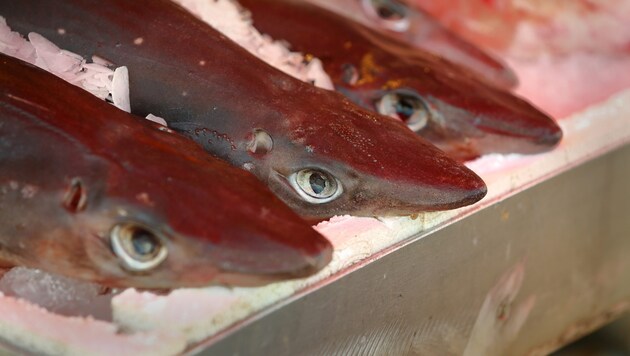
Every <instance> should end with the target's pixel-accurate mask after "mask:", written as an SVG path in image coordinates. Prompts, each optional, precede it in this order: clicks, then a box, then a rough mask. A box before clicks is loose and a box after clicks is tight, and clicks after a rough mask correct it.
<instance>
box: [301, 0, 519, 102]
mask: <svg viewBox="0 0 630 356" xmlns="http://www.w3.org/2000/svg"><path fill="white" fill-rule="evenodd" d="M307 1H309V2H311V3H314V4H317V5H319V6H322V7H325V8H327V9H329V10H331V11H334V12H336V13H338V14H341V15H343V16H346V17H348V18H350V19H352V20H354V21H358V22H360V23H362V24H363V25H365V26H368V27H372V28H375V29H378V30H380V32H381V33H383V34H386V35H387V36H389V37H391V38H394V39H397V40H400V41H404V42H406V43H409V44H410V45H412V46H415V47H417V48H419V49H422V50H425V51H429V52H433V53H435V54H438V55H440V56H443V57H444V58H446V59H448V60H450V61H452V62H454V63H457V64H459V65H462V66H466V67H468V68H471V69H473V70H474V71H475V72H477V73H478V74H480V76H481V77H482V78H483V79H485V80H487V81H489V82H491V83H493V84H494V85H497V86H499V87H501V88H506V89H509V88H512V87H514V86H515V85H516V84H517V82H518V80H517V78H516V75H515V74H514V72H512V70H510V68H508V67H507V66H506V65H505V64H503V63H502V62H501V61H500V60H499V59H496V58H493V57H492V56H490V55H489V54H487V53H485V52H484V51H482V50H481V49H479V48H478V47H477V46H475V45H473V44H472V43H470V42H467V41H466V40H464V39H462V38H461V37H459V36H457V35H456V34H455V33H453V32H451V31H449V30H448V29H446V28H445V27H444V26H443V25H442V24H440V23H439V22H438V21H437V20H436V19H435V18H433V17H432V16H431V15H430V14H428V13H427V12H425V11H423V10H422V9H420V8H414V7H410V6H408V5H407V3H406V2H404V1H401V0H307ZM433 2H435V3H441V1H433Z"/></svg>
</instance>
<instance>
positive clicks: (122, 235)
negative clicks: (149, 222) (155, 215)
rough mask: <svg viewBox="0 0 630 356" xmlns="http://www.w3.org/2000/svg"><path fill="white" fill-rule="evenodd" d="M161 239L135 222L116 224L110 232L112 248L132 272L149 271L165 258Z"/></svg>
mask: <svg viewBox="0 0 630 356" xmlns="http://www.w3.org/2000/svg"><path fill="white" fill-rule="evenodd" d="M162 241H163V239H162V238H161V237H160V236H159V235H158V234H157V233H155V232H153V231H151V229H149V228H147V227H145V226H143V225H139V224H136V223H129V222H128V223H121V224H117V225H116V226H114V228H113V229H112V231H111V232H110V242H111V245H112V250H113V251H114V253H115V254H116V256H118V258H120V260H121V261H122V263H123V266H124V267H125V268H126V269H127V270H129V271H132V272H146V271H149V270H151V269H153V268H155V267H157V266H158V265H159V264H160V263H162V262H163V261H164V260H165V259H166V255H167V254H168V251H167V250H166V247H165V246H164V244H163V243H162Z"/></svg>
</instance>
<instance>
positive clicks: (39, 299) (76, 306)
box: [0, 267, 114, 321]
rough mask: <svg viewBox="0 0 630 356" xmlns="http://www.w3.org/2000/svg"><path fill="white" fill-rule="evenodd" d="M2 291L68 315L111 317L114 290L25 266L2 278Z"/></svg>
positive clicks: (9, 272) (0, 289)
mask: <svg viewBox="0 0 630 356" xmlns="http://www.w3.org/2000/svg"><path fill="white" fill-rule="evenodd" d="M0 292H1V293H3V294H4V295H7V296H11V297H16V298H20V299H23V300H26V301H29V302H31V303H33V304H37V305H39V306H41V307H43V308H46V309H47V310H48V311H50V312H53V313H57V314H61V315H67V316H84V317H87V316H92V317H93V318H95V319H100V320H106V321H111V320H112V308H111V299H112V297H113V296H114V294H113V293H111V291H108V290H106V289H104V288H103V287H102V286H100V285H97V284H93V283H87V282H83V281H78V280H75V279H71V278H67V277H63V276H57V275H54V274H50V273H47V272H43V271H40V270H36V269H30V268H26V267H15V268H12V269H11V270H9V271H8V272H6V273H5V274H4V276H2V279H0Z"/></svg>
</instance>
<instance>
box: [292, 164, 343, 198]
mask: <svg viewBox="0 0 630 356" xmlns="http://www.w3.org/2000/svg"><path fill="white" fill-rule="evenodd" d="M289 182H290V183H291V185H292V186H293V189H295V190H296V191H297V193H298V194H299V195H300V196H301V197H302V198H303V199H304V200H306V201H308V202H310V203H314V204H323V203H328V202H331V201H333V200H335V199H337V198H338V197H339V196H340V195H341V193H342V192H343V188H342V186H341V183H339V181H338V180H337V178H335V177H334V176H333V175H332V174H330V173H327V172H324V171H321V170H317V169H311V168H307V169H303V170H301V171H299V172H297V173H294V174H292V175H291V176H290V177H289Z"/></svg>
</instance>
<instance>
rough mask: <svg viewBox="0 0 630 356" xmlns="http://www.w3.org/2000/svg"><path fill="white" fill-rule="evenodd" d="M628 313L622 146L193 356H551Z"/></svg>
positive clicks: (316, 290)
mask: <svg viewBox="0 0 630 356" xmlns="http://www.w3.org/2000/svg"><path fill="white" fill-rule="evenodd" d="M629 307H630V146H625V147H623V148H621V149H617V150H615V151H613V152H611V153H607V154H605V155H603V156H601V157H599V158H597V159H595V160H593V161H590V162H587V163H585V164H582V165H580V166H578V167H576V168H573V169H572V170H570V171H568V172H565V173H563V174H561V175H559V176H556V177H554V178H552V179H549V180H547V181H544V182H543V183H541V184H539V185H536V186H534V187H532V188H529V189H527V190H525V191H522V192H520V193H518V194H517V195H515V196H513V197H510V198H508V199H506V200H503V201H500V202H498V203H496V204H494V205H492V206H490V207H487V208H486V209H483V210H481V211H478V212H476V213H474V214H473V215H471V216H469V217H467V218H465V219H463V220H461V221H458V222H456V223H454V224H451V225H449V226H447V227H445V228H444V229H442V230H439V231H436V232H432V233H430V234H429V235H427V236H422V235H420V236H418V237H417V238H415V239H414V241H413V242H411V243H409V244H407V245H406V246H404V247H403V248H400V249H398V250H395V251H393V252H390V253H385V254H383V255H381V256H376V257H375V258H374V259H370V261H366V262H364V263H362V264H361V265H360V266H359V267H357V268H355V269H354V270H353V271H352V272H351V273H348V274H346V275H343V276H341V277H340V278H338V279H336V280H334V281H329V283H327V284H326V285H323V286H319V287H318V286H315V287H313V288H312V289H311V290H309V291H306V292H305V293H304V294H303V295H302V296H301V297H300V298H298V299H296V300H293V301H292V302H290V303H289V304H287V305H277V306H275V307H274V308H273V309H271V310H267V311H266V312H264V313H263V314H262V315H260V316H259V317H258V319H257V320H254V321H251V322H248V323H247V324H246V325H240V326H237V327H233V328H231V329H229V330H228V331H227V332H225V333H223V334H220V335H217V336H215V337H213V338H212V339H209V340H207V341H206V342H205V343H204V344H201V345H198V346H197V347H196V348H195V349H192V351H193V352H200V353H201V354H204V355H206V354H207V355H250V354H259V355H383V354H388V355H393V354H422V355H445V354H454V355H455V354H457V355H459V354H467V355H481V354H483V355H492V354H497V355H498V354H511V355H520V354H545V353H548V352H550V351H552V350H554V349H557V348H559V347H560V346H562V345H564V344H566V343H568V342H569V341H571V340H573V339H575V338H577V337H579V336H580V335H582V334H585V333H587V332H589V331H591V330H593V329H595V328H597V327H599V326H601V325H603V324H604V323H606V322H608V321H610V320H612V319H613V318H615V317H616V316H617V315H619V314H620V313H622V312H623V311H625V310H627V309H628V308H629ZM206 345H210V346H209V347H208V348H205V346H206Z"/></svg>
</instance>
